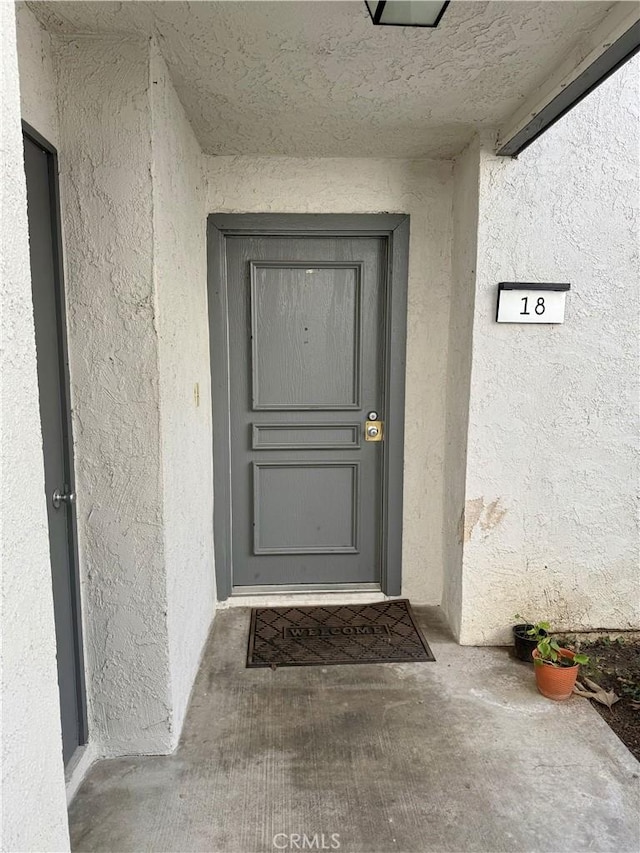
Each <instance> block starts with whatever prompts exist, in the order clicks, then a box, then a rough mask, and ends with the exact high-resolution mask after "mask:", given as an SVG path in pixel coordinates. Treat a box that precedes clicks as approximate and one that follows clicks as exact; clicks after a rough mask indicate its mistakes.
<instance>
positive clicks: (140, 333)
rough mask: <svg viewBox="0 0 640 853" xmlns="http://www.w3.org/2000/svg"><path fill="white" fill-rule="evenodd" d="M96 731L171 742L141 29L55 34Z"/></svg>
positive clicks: (106, 742)
mask: <svg viewBox="0 0 640 853" xmlns="http://www.w3.org/2000/svg"><path fill="white" fill-rule="evenodd" d="M56 64H57V73H58V79H59V87H58V101H59V116H60V152H59V153H60V183H61V195H62V199H63V219H64V224H65V247H64V248H65V252H66V260H67V271H68V275H67V306H68V318H67V319H68V327H69V349H70V369H71V383H72V394H73V413H74V438H75V446H76V458H75V462H76V470H77V490H78V519H79V528H80V539H81V547H82V551H81V561H82V576H83V584H82V591H83V606H84V608H85V623H86V630H85V645H86V666H87V682H88V693H89V697H90V720H89V726H90V732H91V737H92V738H94V739H95V740H96V741H97V742H98V743H99V744H100V745H101V751H102V752H104V753H105V754H119V753H127V752H164V751H167V750H169V749H171V747H172V745H173V738H172V733H171V695H170V688H169V654H168V640H167V622H166V610H167V589H166V583H165V574H164V537H163V512H162V510H163V506H162V471H161V441H160V416H159V394H160V392H159V378H158V341H157V332H156V322H157V318H156V315H155V301H154V281H153V222H152V212H153V196H152V177H151V154H152V148H151V106H150V102H149V51H148V43H147V40H146V39H140V40H138V39H133V38H131V39H125V38H119V37H115V36H114V37H100V38H98V37H91V36H86V37H79V38H73V39H66V38H59V39H57V40H56Z"/></svg>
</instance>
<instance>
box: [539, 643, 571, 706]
mask: <svg viewBox="0 0 640 853" xmlns="http://www.w3.org/2000/svg"><path fill="white" fill-rule="evenodd" d="M558 654H559V655H560V656H561V657H563V658H571V659H573V657H574V655H575V652H572V651H571V650H570V649H559V650H558ZM533 663H534V667H533V671H534V672H535V674H536V685H537V687H538V690H539V691H540V693H542V695H543V696H546V697H547V699H555V700H556V701H558V700H560V699H568V698H569V697H570V696H571V694H572V693H573V688H574V686H575V683H576V679H577V677H578V670H579V669H580V666H579V664H576V665H575V666H552V665H551V664H550V663H546V662H545V661H541V660H540V652H539V651H538V650H537V649H536V650H535V651H534V653H533Z"/></svg>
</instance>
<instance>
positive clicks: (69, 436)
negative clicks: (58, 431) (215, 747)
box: [22, 121, 88, 746]
mask: <svg viewBox="0 0 640 853" xmlns="http://www.w3.org/2000/svg"><path fill="white" fill-rule="evenodd" d="M22 133H23V136H26V137H27V138H28V139H30V140H31V141H32V142H33V143H35V145H37V146H38V147H39V148H41V149H42V150H43V151H44V152H45V153H46V154H47V155H48V156H47V169H48V173H49V187H50V191H51V206H50V217H51V230H52V232H53V275H54V281H55V290H56V293H55V297H56V315H57V317H56V319H57V324H58V339H59V342H60V365H59V368H60V391H61V393H62V407H63V410H64V412H65V418H64V421H63V424H62V432H63V436H64V443H65V446H64V467H65V472H64V473H65V485H68V487H69V491H71V492H75V491H76V483H75V466H74V464H73V460H74V453H73V433H72V423H71V382H70V374H69V348H68V341H67V321H66V318H67V312H66V299H65V284H64V264H63V252H62V227H61V213H60V210H61V208H60V183H59V180H58V151H57V149H56V148H55V147H54V146H53V145H52V144H51V143H50V142H49V141H48V140H47V139H45V137H44V136H42V134H40V133H38V131H37V130H36V129H35V128H33V127H31V125H30V124H28V123H27V122H26V121H23V122H22ZM67 539H68V543H69V556H70V559H71V564H72V565H71V608H72V615H73V622H74V625H73V627H74V635H75V636H74V639H75V649H74V663H75V667H76V673H77V677H78V681H77V690H76V693H77V695H76V706H77V711H78V741H79V746H83V745H84V744H86V743H87V740H88V723H87V691H86V681H85V670H84V645H83V636H82V605H81V597H80V556H79V549H78V519H77V512H76V507H75V505H74V504H67Z"/></svg>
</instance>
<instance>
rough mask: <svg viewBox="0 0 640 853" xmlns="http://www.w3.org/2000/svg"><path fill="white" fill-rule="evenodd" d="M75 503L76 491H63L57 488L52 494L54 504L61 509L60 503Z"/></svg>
mask: <svg viewBox="0 0 640 853" xmlns="http://www.w3.org/2000/svg"><path fill="white" fill-rule="evenodd" d="M63 502H64V503H66V504H74V503H75V502H76V493H75V492H61V491H60V489H56V490H55V492H54V493H53V494H52V495H51V503H52V504H53V505H54V507H55V508H56V509H60V504H62V503H63Z"/></svg>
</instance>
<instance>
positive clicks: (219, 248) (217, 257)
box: [207, 213, 409, 600]
mask: <svg viewBox="0 0 640 853" xmlns="http://www.w3.org/2000/svg"><path fill="white" fill-rule="evenodd" d="M273 235H277V236H307V237H308V236H312V235H313V236H318V237H340V236H348V237H383V238H385V239H386V243H387V304H386V329H385V354H384V374H385V400H384V406H383V411H384V412H385V414H386V425H385V441H384V442H383V463H382V468H383V487H382V495H383V499H382V506H383V513H382V534H381V535H382V543H381V555H382V566H381V578H382V583H381V588H382V591H383V592H384V593H385V594H387V595H400V589H401V580H402V487H403V466H404V389H405V372H406V336H407V283H408V269H409V216H408V215H405V214H391V213H381V214H315V213H312V214H271V213H251V214H217V213H214V214H211V215H210V216H209V218H208V228H207V269H208V273H207V279H208V298H209V340H210V358H211V396H212V416H213V481H214V518H213V527H214V537H215V560H216V580H217V589H218V598H219V599H220V600H225V599H227V598H228V597H229V596H230V595H232V594H233V592H234V590H233V580H232V565H233V564H232V556H233V555H232V553H231V453H230V448H231V443H230V442H231V434H230V432H231V429H230V420H229V415H230V404H229V393H230V372H229V370H230V368H229V325H228V304H227V275H226V263H225V249H226V247H225V240H226V238H227V237H229V236H262V237H266V236H273ZM312 586H313V590H314V591H318V589H317V587H316V586H315V585H312ZM306 589H307V587H305V588H304V589H300V588H296V589H293V588H292V589H288V590H283V588H282V587H277V588H274V589H273V590H272V591H273V592H286V591H288V592H300V591H304V590H306ZM333 589H335V587H332V590H333ZM242 591H243V592H247V590H246V588H245V589H243V590H242ZM251 591H255V592H262V593H264V592H266V591H267V590H266V589H264V588H262V589H260V590H251ZM309 591H310V590H309ZM336 591H337V590H336Z"/></svg>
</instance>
